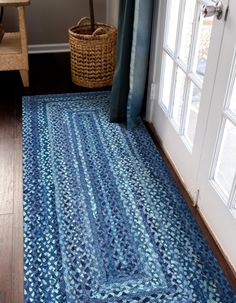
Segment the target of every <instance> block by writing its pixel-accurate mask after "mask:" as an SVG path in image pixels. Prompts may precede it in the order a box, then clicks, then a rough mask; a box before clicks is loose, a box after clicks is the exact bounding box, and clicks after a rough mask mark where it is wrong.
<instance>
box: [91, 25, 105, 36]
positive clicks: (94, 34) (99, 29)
mask: <svg viewBox="0 0 236 303" xmlns="http://www.w3.org/2000/svg"><path fill="white" fill-rule="evenodd" d="M101 34H106V31H105V30H104V28H102V27H98V28H97V29H96V30H95V31H94V32H93V34H92V36H96V35H101Z"/></svg>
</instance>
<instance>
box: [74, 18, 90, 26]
mask: <svg viewBox="0 0 236 303" xmlns="http://www.w3.org/2000/svg"><path fill="white" fill-rule="evenodd" d="M85 21H90V18H89V17H83V18H81V19H80V20H79V21H78V22H77V26H80V25H81V24H82V23H84V22H85Z"/></svg>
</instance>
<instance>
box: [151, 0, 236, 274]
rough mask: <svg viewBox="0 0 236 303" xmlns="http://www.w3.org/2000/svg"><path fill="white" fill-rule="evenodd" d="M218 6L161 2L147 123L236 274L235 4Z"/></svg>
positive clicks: (227, 1)
mask: <svg viewBox="0 0 236 303" xmlns="http://www.w3.org/2000/svg"><path fill="white" fill-rule="evenodd" d="M203 2H207V3H208V5H211V6H210V7H209V6H208V7H206V14H208V12H209V11H212V10H213V9H214V7H216V5H218V6H217V7H219V10H217V12H216V13H215V14H212V16H206V17H204V16H203V14H202V9H203ZM216 2H217V1H201V0H160V1H159V9H158V12H159V13H158V19H157V20H158V24H157V33H156V34H155V40H156V41H155V43H154V44H155V45H154V47H153V52H152V59H153V61H154V64H153V67H152V69H151V73H150V78H149V102H148V107H147V119H148V120H149V121H150V122H152V123H153V125H154V127H155V129H156V132H157V133H158V135H159V137H160V139H161V141H162V144H163V147H164V148H165V150H166V152H167V153H168V154H169V156H170V159H171V160H172V162H173V164H174V166H175V167H176V169H177V171H178V172H179V174H180V176H181V177H182V179H183V182H184V183H185V185H186V188H187V189H188V191H189V193H190V195H191V196H192V197H193V199H194V200H195V199H196V200H198V201H196V202H197V203H198V206H199V208H200V211H201V213H202V215H203V216H204V218H205V219H206V222H207V224H208V225H209V227H210V229H211V230H212V232H213V234H214V235H215V237H216V239H217V240H218V242H219V244H220V245H221V246H222V248H223V250H224V252H225V253H226V255H227V256H228V258H229V259H230V261H231V264H232V265H233V267H234V268H235V269H236V245H235V243H234V240H233V239H235V234H236V177H235V172H236V84H235V82H236V80H235V79H236V22H235V21H236V1H235V0H223V1H220V2H219V1H218V2H219V3H216ZM209 15H211V14H210V13H209ZM163 24H164V26H163Z"/></svg>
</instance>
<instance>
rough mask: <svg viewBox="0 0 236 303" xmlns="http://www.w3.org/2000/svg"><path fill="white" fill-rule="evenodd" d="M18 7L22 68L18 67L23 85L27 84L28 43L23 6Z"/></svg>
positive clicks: (26, 85)
mask: <svg viewBox="0 0 236 303" xmlns="http://www.w3.org/2000/svg"><path fill="white" fill-rule="evenodd" d="M17 9H18V16H19V31H20V40H21V50H22V61H23V62H22V64H23V66H24V68H23V69H20V75H21V79H22V82H23V85H24V86H25V87H28V86H29V62H28V45H27V35H26V25H25V8H24V6H20V7H18V8H17Z"/></svg>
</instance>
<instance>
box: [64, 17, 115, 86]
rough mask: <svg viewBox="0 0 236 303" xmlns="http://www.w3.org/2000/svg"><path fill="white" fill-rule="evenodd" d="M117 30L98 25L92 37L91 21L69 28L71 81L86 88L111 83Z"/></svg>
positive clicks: (84, 19) (85, 18)
mask: <svg viewBox="0 0 236 303" xmlns="http://www.w3.org/2000/svg"><path fill="white" fill-rule="evenodd" d="M116 34H117V30H116V28H115V27H113V26H110V25H107V24H104V23H96V25H95V31H94V33H92V34H91V25H90V18H88V17H84V18H82V19H80V21H79V22H78V23H77V25H76V26H73V27H71V28H70V29H69V43H70V49H71V75H72V81H73V82H74V83H75V84H77V85H79V86H83V87H88V88H95V87H105V86H110V85H111V84H112V79H113V73H114V69H115V51H116Z"/></svg>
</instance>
